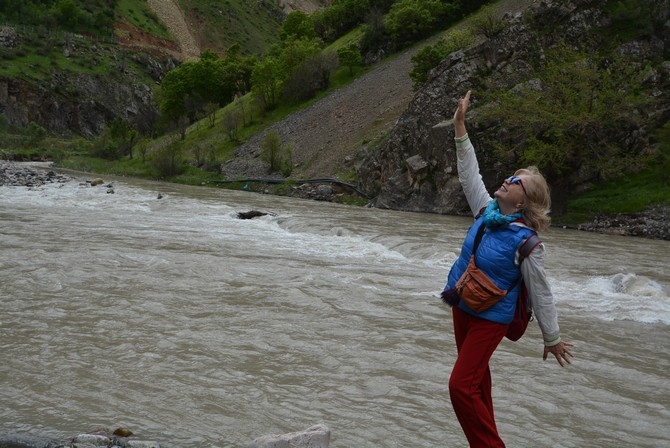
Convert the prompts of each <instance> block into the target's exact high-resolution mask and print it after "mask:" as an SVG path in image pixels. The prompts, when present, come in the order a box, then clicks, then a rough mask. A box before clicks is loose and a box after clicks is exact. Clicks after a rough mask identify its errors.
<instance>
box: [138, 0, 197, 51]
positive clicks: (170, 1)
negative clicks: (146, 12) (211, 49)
mask: <svg viewBox="0 0 670 448" xmlns="http://www.w3.org/2000/svg"><path fill="white" fill-rule="evenodd" d="M147 3H148V5H149V7H150V8H151V10H152V11H153V12H154V13H155V14H156V15H157V16H158V18H159V19H160V20H161V21H162V22H163V23H164V24H165V26H166V27H167V28H168V29H169V30H170V33H171V34H172V35H173V36H174V38H175V39H176V40H177V42H178V44H179V49H180V52H181V58H180V59H182V60H185V61H190V60H197V59H198V58H199V57H200V47H199V46H198V43H197V42H196V40H195V38H194V37H193V35H192V34H191V32H190V30H189V29H188V25H187V24H186V20H185V19H184V14H182V11H181V9H180V8H179V6H178V5H177V2H176V0H148V1H147Z"/></svg>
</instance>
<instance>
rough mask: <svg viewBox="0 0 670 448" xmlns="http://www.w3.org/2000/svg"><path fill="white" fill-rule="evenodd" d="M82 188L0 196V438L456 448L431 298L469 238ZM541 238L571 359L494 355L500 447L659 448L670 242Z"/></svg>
mask: <svg viewBox="0 0 670 448" xmlns="http://www.w3.org/2000/svg"><path fill="white" fill-rule="evenodd" d="M82 181H83V178H81V179H74V180H72V181H70V182H67V183H65V184H51V185H45V186H42V187H37V188H26V187H0V284H1V285H2V287H1V289H0V300H1V303H2V309H1V310H0V350H1V353H2V363H1V364H0V403H2V406H0V433H3V434H16V435H28V434H31V435H40V436H45V437H50V438H55V439H59V440H62V439H66V438H69V437H72V436H74V435H76V434H79V433H82V432H87V431H90V430H93V429H96V428H99V427H104V428H112V429H113V428H116V427H125V428H129V429H131V430H132V431H133V432H134V433H135V434H136V436H138V437H140V438H142V439H144V440H157V441H159V442H161V444H162V445H163V446H174V447H180V448H196V447H240V446H245V445H246V444H247V443H249V442H250V441H251V440H253V439H254V438H256V437H259V436H262V435H265V434H270V433H286V432H293V431H298V430H302V429H306V428H308V427H310V426H312V425H315V424H318V423H323V424H325V425H327V426H328V427H329V428H330V429H331V431H332V437H331V446H332V447H335V448H337V447H340V448H353V447H358V448H360V447H438V446H441V447H464V446H466V442H465V438H464V436H463V434H462V432H461V430H460V427H459V425H458V423H457V421H456V419H455V417H454V414H453V411H452V409H451V405H450V403H449V397H448V391H447V386H446V383H447V381H448V376H449V372H450V369H451V366H452V365H453V362H454V358H455V355H456V350H455V347H454V343H453V333H452V330H451V315H450V311H449V309H448V307H446V306H445V305H443V304H442V303H441V301H440V300H439V292H440V291H441V289H442V287H443V283H444V281H445V279H446V276H447V273H448V270H449V267H450V266H451V264H452V263H453V261H454V260H455V258H456V256H457V254H458V251H459V249H460V244H461V241H462V238H463V236H464V232H465V230H466V228H467V226H468V225H469V224H470V222H471V220H469V219H467V218H462V217H450V216H440V215H430V214H413V213H403V212H395V211H388V210H378V209H371V208H361V207H352V206H344V205H337V204H332V203H323V202H313V201H305V200H297V199H290V198H283V197H277V196H270V195H261V194H256V193H249V192H237V191H229V190H223V189H218V188H209V187H189V186H180V185H172V184H164V183H154V182H148V181H139V180H128V179H111V180H110V179H106V181H107V182H112V184H113V186H114V194H109V193H107V188H106V187H104V186H99V187H90V186H88V185H87V184H85V183H83V182H82ZM159 194H160V195H161V196H162V198H160V199H159V198H158V195H159ZM249 210H261V211H264V212H270V213H271V214H269V215H266V216H263V217H260V218H256V219H253V220H241V219H238V218H237V213H238V212H240V211H249ZM541 236H542V238H543V240H544V242H545V244H546V246H547V249H548V254H547V272H548V275H549V278H550V280H551V283H552V287H553V291H554V294H555V296H556V301H557V306H558V309H559V315H560V322H561V328H562V334H563V338H564V339H566V340H570V341H573V342H574V343H575V348H574V352H575V354H576V358H575V359H574V362H573V364H572V365H571V366H569V367H567V368H561V367H560V366H559V365H558V364H557V363H556V362H555V361H554V360H551V361H549V360H548V361H545V362H543V361H542V340H541V335H540V333H539V329H538V327H537V324H536V323H535V322H532V323H531V325H530V327H529V330H528V332H527V334H526V336H525V337H524V338H523V339H522V340H521V341H520V342H516V343H514V342H510V341H504V342H503V343H502V345H501V346H500V347H499V349H498V350H497V351H496V353H495V354H494V357H493V359H492V372H493V383H494V404H495V406H496V412H497V421H498V425H499V429H500V432H501V434H502V436H503V438H504V439H505V441H506V442H507V445H508V446H510V447H529V448H530V447H532V448H542V447H547V448H558V447H566V448H567V447H575V448H576V447H637V448H640V447H650V448H651V447H653V448H657V447H661V446H670V425H668V422H670V410H669V407H670V381H669V380H670V343H668V338H669V337H670V332H669V331H668V330H669V328H670V272H669V268H668V266H669V263H668V262H669V261H670V255H669V254H670V242H668V241H653V240H645V239H638V238H630V237H620V236H611V235H610V236H607V235H599V234H592V233H586V232H579V231H575V230H564V229H552V230H551V231H549V232H545V233H544V234H542V235H541Z"/></svg>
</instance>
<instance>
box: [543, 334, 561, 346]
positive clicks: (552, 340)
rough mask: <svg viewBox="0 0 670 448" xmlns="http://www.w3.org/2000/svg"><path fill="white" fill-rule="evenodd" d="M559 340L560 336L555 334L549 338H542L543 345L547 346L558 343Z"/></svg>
mask: <svg viewBox="0 0 670 448" xmlns="http://www.w3.org/2000/svg"><path fill="white" fill-rule="evenodd" d="M559 342H561V337H560V336H556V337H555V338H553V339H551V340H547V339H545V340H544V345H546V346H547V347H553V346H554V345H556V344H558V343H559Z"/></svg>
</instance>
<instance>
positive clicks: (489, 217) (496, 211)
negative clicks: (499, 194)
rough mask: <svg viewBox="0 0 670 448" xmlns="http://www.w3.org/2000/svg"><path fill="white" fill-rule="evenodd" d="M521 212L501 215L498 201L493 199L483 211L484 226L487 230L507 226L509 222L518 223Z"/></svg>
mask: <svg viewBox="0 0 670 448" xmlns="http://www.w3.org/2000/svg"><path fill="white" fill-rule="evenodd" d="M522 216H523V215H521V212H516V213H513V214H511V215H503V214H502V213H500V206H499V205H498V200H497V199H493V200H492V201H491V202H489V205H487V206H486V210H484V213H483V217H484V225H485V226H486V227H488V228H489V229H490V228H492V227H500V226H504V225H507V224H509V223H511V222H514V221H518V220H519V219H521V218H522Z"/></svg>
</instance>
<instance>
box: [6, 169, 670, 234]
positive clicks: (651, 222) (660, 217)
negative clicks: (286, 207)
mask: <svg viewBox="0 0 670 448" xmlns="http://www.w3.org/2000/svg"><path fill="white" fill-rule="evenodd" d="M42 165H43V166H44V168H35V167H33V166H31V165H26V164H16V163H13V162H6V161H0V186H25V187H39V186H41V185H44V184H48V183H62V182H67V181H69V180H70V178H68V177H67V176H65V175H62V174H57V173H56V172H54V171H53V170H50V169H48V166H49V165H48V164H46V163H44V164H42ZM330 190H331V194H330V196H331V199H332V189H330ZM296 191H299V192H298V193H296V197H301V198H303V199H304V198H309V199H315V198H316V199H317V200H328V195H326V194H320V193H319V194H314V195H313V196H309V195H307V196H305V195H304V194H303V193H304V191H303V189H298V190H296ZM300 192H303V193H300ZM574 229H576V230H583V231H586V232H596V233H603V234H608V235H621V236H633V237H641V238H648V239H655V240H665V241H670V205H667V204H657V205H654V206H651V207H649V208H648V209H646V210H645V211H644V212H642V213H617V214H600V215H596V216H595V218H594V219H593V220H592V221H590V222H587V223H583V224H579V225H577V226H575V227H574Z"/></svg>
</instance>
